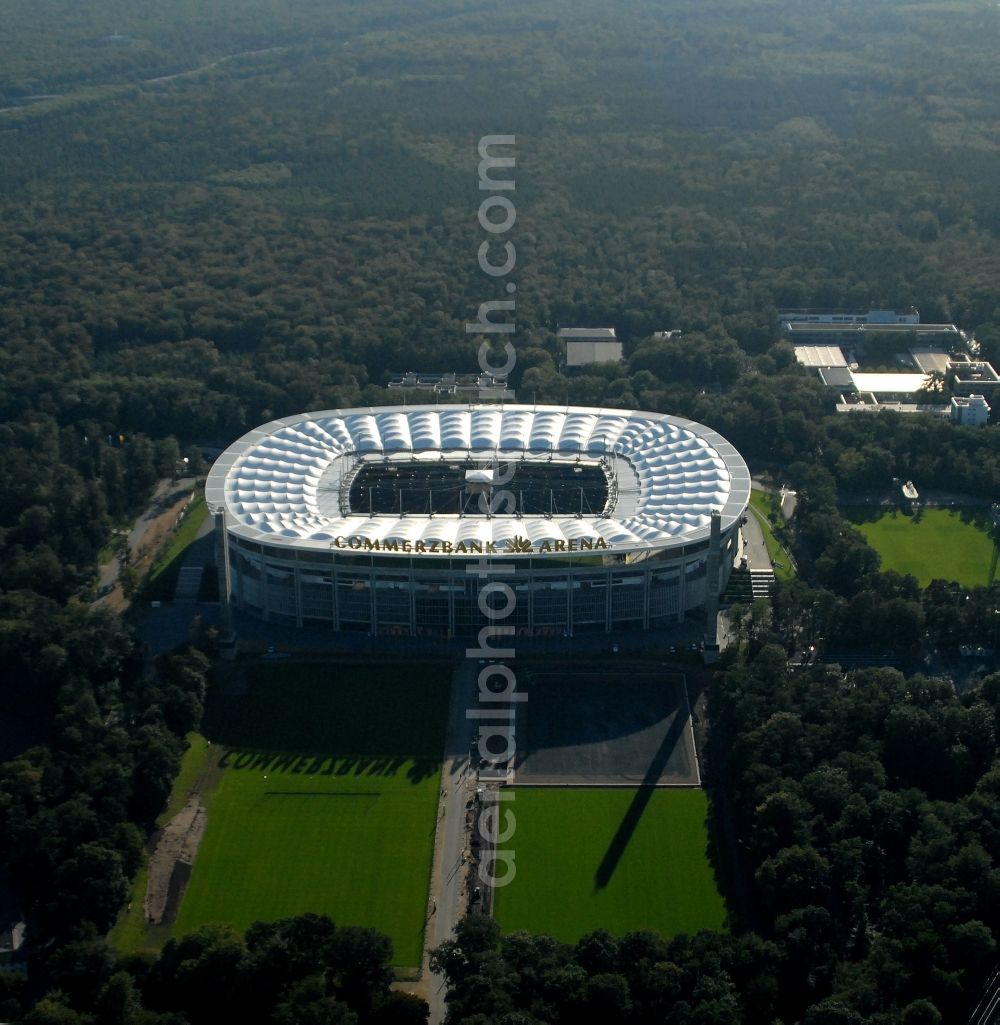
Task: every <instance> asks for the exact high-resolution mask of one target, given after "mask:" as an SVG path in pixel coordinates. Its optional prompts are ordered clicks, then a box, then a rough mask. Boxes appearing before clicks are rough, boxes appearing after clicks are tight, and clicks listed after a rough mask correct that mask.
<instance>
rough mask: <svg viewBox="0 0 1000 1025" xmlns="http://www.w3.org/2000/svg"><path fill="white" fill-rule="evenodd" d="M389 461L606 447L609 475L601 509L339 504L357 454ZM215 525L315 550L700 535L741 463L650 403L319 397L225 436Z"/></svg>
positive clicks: (738, 476)
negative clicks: (465, 509) (230, 439)
mask: <svg viewBox="0 0 1000 1025" xmlns="http://www.w3.org/2000/svg"><path fill="white" fill-rule="evenodd" d="M364 455H369V456H371V455H374V456H381V457H382V458H384V459H386V460H388V461H390V462H401V463H412V462H424V461H440V460H442V459H444V460H448V459H453V460H456V461H458V460H465V461H468V460H469V459H470V458H472V459H473V460H484V461H485V460H487V459H489V458H491V457H493V456H496V457H497V458H498V459H499V460H500V461H501V463H502V462H506V461H508V460H510V459H511V458H517V459H524V460H527V461H536V460H537V461H540V462H542V461H543V462H546V463H549V462H556V463H558V462H560V461H565V462H566V463H567V464H571V463H572V462H573V461H574V460H576V459H577V457H580V456H584V457H586V458H588V459H590V460H595V459H601V458H603V457H605V456H606V457H607V458H608V460H609V461H610V463H611V465H612V467H613V470H614V475H615V477H616V478H617V493H616V494H614V495H613V497H612V501H611V503H610V505H609V508H608V509H607V510H605V512H606V514H605V515H598V516H594V515H587V516H579V515H573V516H563V515H557V516H528V515H525V516H523V517H515V516H513V515H502V514H497V515H494V516H492V517H486V516H478V515H466V516H459V515H442V514H437V515H435V516H427V515H414V514H407V515H406V516H395V515H392V516H390V515H374V516H370V515H368V514H366V513H353V512H352V513H348V514H347V515H344V514H343V513H342V511H341V507H340V503H339V493H340V486H341V483H342V481H343V478H344V475H345V474H346V473H347V472H348V471H349V470H350V469H351V468H352V467H353V466H354V464H355V463H356V459H357V457H358V456H364ZM205 495H206V498H207V500H208V504H209V507H210V508H211V509H212V510H213V512H218V511H220V510H222V509H223V508H225V510H226V526H227V529H228V530H229V531H230V532H231V533H234V534H237V535H239V536H242V537H244V538H247V539H250V540H255V541H260V542H264V543H267V544H272V545H287V546H291V547H295V548H305V549H311V550H316V549H326V548H329V547H330V546H331V544H332V543H333V541H334V539H335V538H337V537H346V536H356V537H361V538H368V539H370V540H371V541H375V540H379V541H381V542H385V541H393V540H397V541H399V542H403V541H410V542H417V541H426V542H431V541H439V542H443V541H448V542H451V543H452V544H455V543H457V542H459V541H465V542H469V541H473V540H475V541H479V542H484V543H487V542H492V543H493V544H495V545H496V547H497V549H498V550H499V551H500V552H502V553H503V554H505V555H506V554H507V553H506V552H505V550H504V549H505V547H506V543H507V541H508V540H509V539H511V538H513V537H519V538H525V539H527V540H529V541H531V542H532V544H542V543H543V542H545V541H550V542H555V541H560V540H565V541H570V540H573V539H580V538H597V537H602V538H603V539H604V540H605V542H606V543H607V544H608V545H609V546H610V547H611V548H612V549H613V550H615V551H619V552H624V551H636V550H649V549H658V548H665V547H671V546H676V545H683V544H688V543H692V542H696V541H700V540H703V539H705V538H707V537H708V534H709V527H710V520H711V513H712V510H714V509H718V510H719V511H720V512H721V514H722V529H723V530H725V529H727V528H728V527H730V526H731V525H732V524H733V522H734V521H735V520H736V519H738V518H739V517H741V516H742V515H743V513H744V512H745V510H746V506H747V502H748V500H749V496H750V473H749V471H748V469H747V466H746V463H745V462H744V461H743V458H742V457H741V456H740V454H739V453H738V452H737V451H736V449H735V448H734V447H733V446H732V445H730V444H729V442H727V441H726V440H725V439H724V438H723V437H721V436H720V435H719V434H717V433H716V432H715V431H713V430H710V429H709V428H708V427H705V426H703V425H702V424H697V423H694V422H692V421H690V420H683V419H680V418H678V417H671V416H666V415H663V414H658V413H642V412H632V411H629V410H622V409H593V408H582V407H572V406H570V407H567V406H529V405H503V406H500V405H475V406H458V405H451V406H449V405H445V406H408V407H376V408H366V409H344V410H326V411H324V412H315V413H306V414H303V415H301V416H295V417H290V418H287V419H282V420H275V421H273V422H271V423H269V424H265V425H263V426H262V427H259V428H257V429H256V430H253V431H251V432H250V433H249V434H246V435H244V436H243V437H242V438H240V439H239V441H237V442H235V443H234V444H233V445H231V446H230V447H229V448H228V449H226V451H225V452H224V453H223V454H222V455H221V456H220V457H219V459H218V460H217V462H216V463H215V465H214V466H213V467H212V471H211V473H210V474H209V477H208V481H207V484H206V488H205Z"/></svg>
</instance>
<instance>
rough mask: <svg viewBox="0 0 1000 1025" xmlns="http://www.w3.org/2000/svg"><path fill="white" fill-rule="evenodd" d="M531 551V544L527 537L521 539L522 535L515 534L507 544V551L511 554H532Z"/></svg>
mask: <svg viewBox="0 0 1000 1025" xmlns="http://www.w3.org/2000/svg"><path fill="white" fill-rule="evenodd" d="M531 550H532V546H531V542H530V541H529V540H528V539H527V538H526V537H521V535H520V534H515V535H514V536H513V537H512V538H511V539H510V540H509V541H508V542H507V551H509V552H530V551H531Z"/></svg>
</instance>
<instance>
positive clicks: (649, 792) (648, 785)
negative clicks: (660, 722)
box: [594, 713, 687, 890]
mask: <svg viewBox="0 0 1000 1025" xmlns="http://www.w3.org/2000/svg"><path fill="white" fill-rule="evenodd" d="M686 724H687V716H686V715H681V714H679V713H678V714H677V715H675V716H674V718H673V721H672V722H671V723H670V728H669V729H668V730H667V732H666V734H665V735H664V737H663V742H662V743H661V744H660V746H659V748H657V751H656V754H655V755H653V760H652V761H651V762H650V763H649V768H648V769H647V770H646V775H645V776H644V777H643V780H642V782H641V783H640V784H639V786H638V787H637V788H636V792H635V797H633V798H632V803H631V804H630V805H629V806H628V810H627V811H626V812H625V816H624V818H623V819H622V820H621V822H620V823H619V825H618V828H617V829H616V830H615V835H614V836H613V837H612V838H611V843H609V844H608V849H607V850H606V851H605V852H604V857H603V858H602V859H601V863H600V865H598V866H597V871H596V872H595V873H594V889H595V890H603V889H604V887H605V886H607V885H608V883H610V882H611V877H612V876H613V875H614V874H615V869H616V868H618V863H619V862H620V861H621V860H622V855H623V854H624V853H625V850H626V848H627V847H628V845H629V843H630V842H631V840H632V837H633V835H634V834H635V831H636V828H637V827H638V825H639V821H640V820H641V819H642V816H643V813H644V812H645V810H646V807H647V805H648V804H649V802H650V801H651V800H652V797H653V792H654V791H655V790H656V784H657V783H658V782H659V779H660V776H662V775H663V770H664V769H665V768H666V767H667V762H668V761H669V760H670V755H671V754H672V752H673V750H674V747H675V746H676V745H677V742H678V741H679V740H680V739H681V734H682V733H683V732H684V727H685V725H686Z"/></svg>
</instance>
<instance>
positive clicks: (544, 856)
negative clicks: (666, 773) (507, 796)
mask: <svg viewBox="0 0 1000 1025" xmlns="http://www.w3.org/2000/svg"><path fill="white" fill-rule="evenodd" d="M506 807H508V808H511V809H512V810H513V811H514V814H515V816H516V828H515V832H514V834H513V836H512V837H511V838H510V840H509V841H508V842H507V843H506V844H504V847H505V848H506V849H508V850H511V851H513V852H514V863H515V866H516V874H515V876H514V879H513V881H512V882H511V883H510V884H509V885H507V886H504V887H499V888H497V890H496V891H495V895H494V914H495V916H496V918H497V921H498V922H499V923H500V925H501V926H502V927H503V929H504V931H505V932H513V931H515V930H519V929H525V930H528V931H529V932H535V933H548V934H549V935H552V936H555V937H556V938H557V939H560V940H564V941H566V942H568V943H573V942H575V941H576V940H578V939H580V937H581V936H584V935H586V934H587V933H588V932H592V931H593V930H595V929H607V930H608V931H609V932H611V933H614V934H622V933H626V932H632V931H636V930H639V929H650V930H653V931H655V932H658V933H661V934H662V935H664V936H673V935H676V934H677V933H682V932H684V933H693V932H697V931H698V930H699V929H715V930H719V929H722V928H724V925H725V918H726V913H725V906H724V904H723V900H722V897H721V896H720V895H719V892H718V889H717V888H716V885H715V879H714V876H713V873H712V868H711V866H710V864H709V862H708V856H707V845H708V837H707V832H706V817H707V814H708V800H707V796H706V794H705V791H703V790H701V789H695V788H691V789H678V788H662V787H658V788H653V787H642V788H630V787H615V788H593V787H587V788H568V787H567V788H558V789H557V788H535V787H531V788H515V790H514V800H513V802H511V803H510V804H508V805H506Z"/></svg>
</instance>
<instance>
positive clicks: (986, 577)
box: [844, 508, 996, 587]
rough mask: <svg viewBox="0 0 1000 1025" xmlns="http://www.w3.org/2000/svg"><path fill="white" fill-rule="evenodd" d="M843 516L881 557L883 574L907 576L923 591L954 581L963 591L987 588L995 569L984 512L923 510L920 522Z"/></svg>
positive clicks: (855, 513) (900, 516)
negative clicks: (892, 572) (934, 584)
mask: <svg viewBox="0 0 1000 1025" xmlns="http://www.w3.org/2000/svg"><path fill="white" fill-rule="evenodd" d="M844 513H845V515H846V516H847V517H848V518H849V519H850V520H851V521H852V522H854V523H855V524H857V526H858V529H859V530H860V531H861V532H862V534H864V536H865V540H866V541H867V542H868V543H869V544H870V545H871V546H872V547H873V548H874V549H875V550H876V551H877V552H878V553H879V555H881V556H882V567H881V568H882V569H883V570H895V571H896V572H897V573H904V574H905V573H909V574H910V575H911V576H914V577H916V578H917V580H918V581H919V582H920V586H921V587H927V585H928V584H930V582H931V581H932V580H954V581H955V582H956V583H959V584H961V585H962V586H963V587H985V586H987V585H988V584H989V583H990V582H991V578H992V574H995V572H996V567H995V563H994V560H993V542H992V541H991V540H990V537H989V535H988V534H987V533H986V529H987V526H988V518H987V517H986V516H985V511H984V510H978V509H977V510H971V509H968V510H955V509H937V508H930V509H928V508H925V509H923V510H922V511H921V512H920V514H919V515H918V516H907V515H905V514H904V513H902V512H900V511H898V510H893V511H892V512H886V513H880V514H875V515H874V516H873V514H872V513H871V512H870V511H868V510H860V509H847V510H845V511H844Z"/></svg>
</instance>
